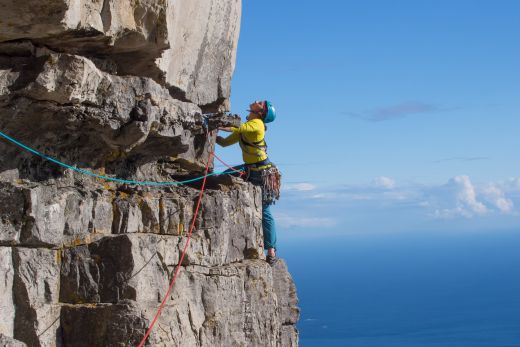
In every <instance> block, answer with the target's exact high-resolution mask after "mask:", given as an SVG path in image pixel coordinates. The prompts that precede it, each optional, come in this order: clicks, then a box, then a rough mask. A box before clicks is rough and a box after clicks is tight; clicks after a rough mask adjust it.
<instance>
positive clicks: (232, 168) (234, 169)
mask: <svg viewBox="0 0 520 347" xmlns="http://www.w3.org/2000/svg"><path fill="white" fill-rule="evenodd" d="M213 156H214V157H215V158H216V159H217V160H218V161H220V162H221V163H222V164H224V166H227V167H228V168H229V169H230V170H231V171H234V172H236V173H238V174H240V176H243V175H245V174H246V173H245V171H244V170H238V169H237V168H236V167H234V166H231V165H228V164H227V163H226V162H225V161H223V160H222V159H220V158H219V157H218V156H217V155H216V154H215V153H213ZM226 171H227V170H226ZM226 171H224V172H226ZM227 172H228V173H229V171H227Z"/></svg>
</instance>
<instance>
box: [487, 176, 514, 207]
mask: <svg viewBox="0 0 520 347" xmlns="http://www.w3.org/2000/svg"><path fill="white" fill-rule="evenodd" d="M482 192H483V195H484V198H485V199H486V200H487V201H488V202H489V203H490V204H492V205H494V206H495V207H496V208H497V209H498V210H499V211H500V212H502V213H510V212H512V211H513V208H514V203H513V201H512V200H511V199H508V198H506V197H505V194H504V192H503V191H502V189H500V188H499V187H498V186H497V185H496V184H493V183H492V184H489V185H487V186H486V187H484V189H483V191H482Z"/></svg>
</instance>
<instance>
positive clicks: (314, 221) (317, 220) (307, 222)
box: [275, 213, 338, 228]
mask: <svg viewBox="0 0 520 347" xmlns="http://www.w3.org/2000/svg"><path fill="white" fill-rule="evenodd" d="M275 218H276V223H278V224H279V225H280V226H282V227H285V228H291V227H301V228H331V227H335V226H336V225H337V224H338V222H337V221H336V220H335V219H332V218H324V217H302V216H290V215H288V214H285V213H277V214H275Z"/></svg>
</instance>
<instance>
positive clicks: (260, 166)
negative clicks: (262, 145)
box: [246, 158, 273, 171]
mask: <svg viewBox="0 0 520 347" xmlns="http://www.w3.org/2000/svg"><path fill="white" fill-rule="evenodd" d="M246 166H247V168H248V169H249V170H251V171H262V170H265V169H268V168H270V167H271V166H273V164H272V163H271V161H270V160H269V158H267V159H264V160H261V161H259V162H256V163H254V164H246Z"/></svg>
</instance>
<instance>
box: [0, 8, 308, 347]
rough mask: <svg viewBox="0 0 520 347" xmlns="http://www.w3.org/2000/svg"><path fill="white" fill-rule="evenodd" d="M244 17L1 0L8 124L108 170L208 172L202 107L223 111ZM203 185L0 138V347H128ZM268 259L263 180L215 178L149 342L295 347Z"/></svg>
mask: <svg viewBox="0 0 520 347" xmlns="http://www.w3.org/2000/svg"><path fill="white" fill-rule="evenodd" d="M240 12H241V3H240V0H117V1H116V0H104V1H100V0H43V1H42V0H38V1H36V0H27V1H19V2H15V1H7V0H0V131H1V132H3V133H5V134H7V135H9V136H11V137H13V138H15V139H16V140H18V141H20V142H22V143H24V144H26V145H28V146H30V147H32V148H34V149H35V150H37V151H39V152H40V153H44V154H45V155H47V156H49V157H53V158H56V159H57V160H59V161H62V162H65V163H68V164H70V165H73V166H75V167H77V168H81V169H83V170H86V171H89V172H93V173H96V174H100V175H106V176H109V177H118V178H121V179H125V180H138V181H156V182H158V181H172V180H180V179H188V178H193V177H197V176H200V175H201V174H202V173H203V171H204V168H205V165H206V161H207V159H208V154H209V153H210V152H211V151H212V150H213V149H214V146H215V136H216V135H215V133H209V134H207V133H206V130H205V127H204V122H203V117H202V113H204V112H208V111H226V110H227V109H228V107H229V101H228V100H229V96H230V80H231V75H232V72H233V69H234V64H235V53H236V46H237V41H238V34H239V26H240ZM219 121H220V122H224V123H225V122H227V123H229V124H236V122H237V121H238V119H237V118H234V117H231V116H226V117H221V118H220V120H219ZM212 165H213V163H210V167H212ZM200 186H201V183H200V181H195V182H193V183H190V184H189V185H175V186H168V187H154V186H142V185H132V184H121V183H115V182H110V181H106V180H102V179H99V178H95V177H92V176H88V175H85V174H82V173H79V172H76V171H73V170H70V169H65V168H63V167H61V166H59V165H56V164H55V163H53V162H51V161H48V160H45V159H44V158H42V157H41V156H38V155H35V154H33V153H30V152H28V151H26V150H23V149H21V148H20V147H19V146H16V145H15V144H13V143H11V142H9V141H7V140H5V139H4V138H2V139H0V279H2V280H1V281H0V312H1V314H0V346H24V345H26V346H136V345H137V344H138V343H139V341H140V340H141V338H142V337H143V336H144V334H145V332H146V329H147V327H148V326H149V325H150V322H151V320H152V319H153V316H154V314H155V312H156V311H157V309H158V307H159V304H160V302H161V300H162V299H163V297H164V295H165V294H166V292H167V290H168V286H169V283H170V280H171V278H172V275H173V271H174V269H175V266H176V265H177V264H178V263H179V261H180V254H181V252H182V249H183V247H184V245H185V244H186V241H187V230H188V228H189V224H190V222H191V218H192V216H193V214H194V210H195V203H196V201H197V197H198V194H199V188H200ZM263 257H264V256H263V252H262V231H261V197H260V194H259V190H258V188H255V187H254V186H252V185H250V184H249V183H245V182H243V181H242V180H241V179H238V178H234V177H230V176H211V177H209V178H208V183H207V190H206V191H205V195H204V197H203V200H202V211H201V214H200V215H199V217H198V218H197V220H196V229H195V231H194V234H193V238H192V240H191V242H190V244H189V247H188V251H187V255H186V257H185V258H184V261H183V263H182V264H181V265H182V266H181V271H180V275H179V278H178V279H177V282H176V284H175V287H174V291H173V294H171V296H170V298H169V299H168V301H167V304H166V306H165V308H164V310H163V311H162V314H161V316H160V318H159V321H158V323H157V325H156V326H155V327H154V329H153V330H152V334H151V335H150V337H149V339H148V340H147V344H146V345H147V346H181V345H182V346H284V347H285V346H297V344H298V335H297V331H296V328H295V324H296V322H297V320H298V317H299V310H298V308H297V298H296V290H295V287H294V283H293V281H292V279H291V276H290V274H289V273H288V271H287V267H286V265H285V264H284V263H283V262H279V263H278V264H277V265H276V266H275V267H274V268H271V267H270V266H268V265H267V264H266V263H265V261H264V260H263Z"/></svg>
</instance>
